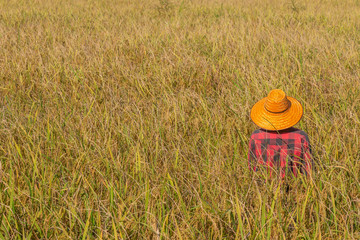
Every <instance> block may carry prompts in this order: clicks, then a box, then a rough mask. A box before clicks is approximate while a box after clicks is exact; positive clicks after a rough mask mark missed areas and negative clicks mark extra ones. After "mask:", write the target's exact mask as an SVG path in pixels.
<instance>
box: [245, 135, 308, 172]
mask: <svg viewBox="0 0 360 240" xmlns="http://www.w3.org/2000/svg"><path fill="white" fill-rule="evenodd" d="M248 157H249V159H248V160H249V168H250V169H253V170H254V171H257V170H259V169H260V168H259V167H261V166H262V167H266V169H267V171H268V172H269V174H270V177H271V175H272V174H273V172H274V171H276V170H277V171H278V170H280V176H281V178H284V177H285V174H286V172H291V173H293V175H294V176H295V177H296V176H297V175H298V173H305V174H307V173H310V171H311V168H312V165H313V163H312V158H311V147H310V142H309V138H308V136H307V135H306V133H305V132H303V131H301V130H299V129H296V128H288V129H285V130H282V131H278V132H277V131H267V130H264V129H258V130H255V131H254V132H253V134H252V135H251V138H250V143H249V156H248ZM286 170H287V171H286Z"/></svg>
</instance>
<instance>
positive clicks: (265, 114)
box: [251, 97, 303, 131]
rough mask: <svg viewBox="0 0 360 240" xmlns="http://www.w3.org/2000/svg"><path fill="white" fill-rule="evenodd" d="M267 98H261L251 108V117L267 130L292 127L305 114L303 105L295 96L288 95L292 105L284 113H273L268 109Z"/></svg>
mask: <svg viewBox="0 0 360 240" xmlns="http://www.w3.org/2000/svg"><path fill="white" fill-rule="evenodd" d="M266 99H267V98H263V99H261V100H260V101H258V102H257V103H255V105H254V106H253V107H252V109H251V119H252V120H253V122H254V123H255V124H256V125H258V126H259V127H261V128H263V129H266V130H271V131H278V130H283V129H286V128H290V127H292V126H294V125H296V124H297V123H298V122H299V121H300V119H301V117H302V115H303V107H302V105H301V103H300V102H299V101H298V100H296V99H295V98H292V97H287V99H288V100H289V101H290V102H291V105H290V107H289V108H288V109H287V110H286V111H284V112H282V113H272V112H269V111H268V110H266V109H265V102H266Z"/></svg>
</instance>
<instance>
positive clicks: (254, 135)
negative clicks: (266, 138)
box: [251, 129, 264, 139]
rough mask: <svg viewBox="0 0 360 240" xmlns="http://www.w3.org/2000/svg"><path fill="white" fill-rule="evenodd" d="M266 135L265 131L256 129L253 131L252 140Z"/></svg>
mask: <svg viewBox="0 0 360 240" xmlns="http://www.w3.org/2000/svg"><path fill="white" fill-rule="evenodd" d="M263 134H264V130H262V129H256V130H254V131H253V133H252V134H251V139H257V138H259V137H260V136H262V135H263Z"/></svg>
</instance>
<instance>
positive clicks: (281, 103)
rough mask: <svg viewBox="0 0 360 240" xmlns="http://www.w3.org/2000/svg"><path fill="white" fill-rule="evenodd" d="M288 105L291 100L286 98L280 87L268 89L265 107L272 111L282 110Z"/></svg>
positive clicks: (279, 111) (278, 111)
mask: <svg viewBox="0 0 360 240" xmlns="http://www.w3.org/2000/svg"><path fill="white" fill-rule="evenodd" d="M290 105H291V102H290V101H289V100H288V99H287V97H286V94H285V92H284V91H283V90H281V89H274V90H272V91H270V93H269V95H268V96H267V99H266V101H265V109H266V110H267V111H269V112H272V113H281V112H284V111H286V110H287V109H288V108H289V107H290Z"/></svg>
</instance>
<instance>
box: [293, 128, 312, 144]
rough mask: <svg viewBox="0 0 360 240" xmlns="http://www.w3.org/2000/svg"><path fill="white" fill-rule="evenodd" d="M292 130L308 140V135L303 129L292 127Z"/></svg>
mask: <svg viewBox="0 0 360 240" xmlns="http://www.w3.org/2000/svg"><path fill="white" fill-rule="evenodd" d="M292 132H293V133H295V134H297V135H299V136H300V137H302V138H304V139H305V140H306V141H309V137H308V135H307V134H306V132H305V131H303V130H301V129H297V128H292Z"/></svg>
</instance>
